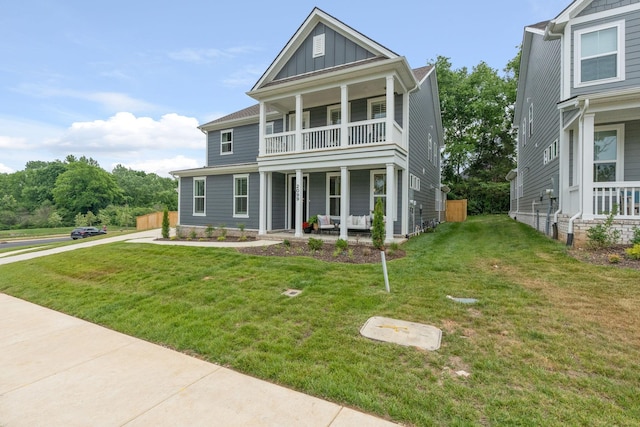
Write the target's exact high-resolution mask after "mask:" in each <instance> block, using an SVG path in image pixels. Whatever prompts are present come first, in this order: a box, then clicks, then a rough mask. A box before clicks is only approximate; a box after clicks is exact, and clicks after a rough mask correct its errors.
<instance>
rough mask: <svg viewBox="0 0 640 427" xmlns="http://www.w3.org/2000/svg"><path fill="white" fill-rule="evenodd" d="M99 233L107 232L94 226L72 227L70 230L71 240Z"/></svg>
mask: <svg viewBox="0 0 640 427" xmlns="http://www.w3.org/2000/svg"><path fill="white" fill-rule="evenodd" d="M99 234H107V232H106V231H104V230H100V229H98V228H96V227H78V228H74V229H73V231H72V232H71V238H72V239H73V240H76V239H84V238H85V237H91V236H97V235H99Z"/></svg>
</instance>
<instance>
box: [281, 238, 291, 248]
mask: <svg viewBox="0 0 640 427" xmlns="http://www.w3.org/2000/svg"><path fill="white" fill-rule="evenodd" d="M282 244H283V245H284V246H285V247H287V248H290V247H291V242H290V241H289V239H284V240H283V241H282Z"/></svg>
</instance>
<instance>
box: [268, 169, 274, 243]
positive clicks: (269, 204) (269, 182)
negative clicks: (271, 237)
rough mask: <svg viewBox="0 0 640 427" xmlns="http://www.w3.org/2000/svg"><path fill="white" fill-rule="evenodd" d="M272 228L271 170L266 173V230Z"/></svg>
mask: <svg viewBox="0 0 640 427" xmlns="http://www.w3.org/2000/svg"><path fill="white" fill-rule="evenodd" d="M271 230H273V172H268V173H267V231H271Z"/></svg>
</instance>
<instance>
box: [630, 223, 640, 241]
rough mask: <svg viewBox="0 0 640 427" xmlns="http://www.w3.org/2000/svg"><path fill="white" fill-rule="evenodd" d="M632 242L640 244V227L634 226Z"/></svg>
mask: <svg viewBox="0 0 640 427" xmlns="http://www.w3.org/2000/svg"><path fill="white" fill-rule="evenodd" d="M631 244H632V245H637V244H640V227H633V237H632V238H631Z"/></svg>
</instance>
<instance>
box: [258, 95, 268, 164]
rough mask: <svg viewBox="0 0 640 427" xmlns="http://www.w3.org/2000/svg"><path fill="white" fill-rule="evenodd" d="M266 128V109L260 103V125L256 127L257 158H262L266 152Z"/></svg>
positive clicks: (262, 103)
mask: <svg viewBox="0 0 640 427" xmlns="http://www.w3.org/2000/svg"><path fill="white" fill-rule="evenodd" d="M266 126H267V109H266V107H265V105H264V102H262V101H260V125H259V127H258V146H259V148H258V156H264V155H265V153H266V152H267V149H266V148H267V145H266V141H265V139H264V134H265V128H266Z"/></svg>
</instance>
